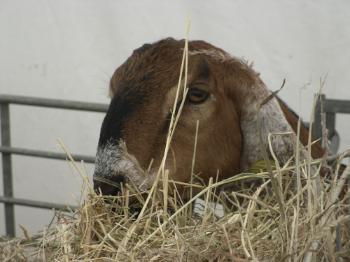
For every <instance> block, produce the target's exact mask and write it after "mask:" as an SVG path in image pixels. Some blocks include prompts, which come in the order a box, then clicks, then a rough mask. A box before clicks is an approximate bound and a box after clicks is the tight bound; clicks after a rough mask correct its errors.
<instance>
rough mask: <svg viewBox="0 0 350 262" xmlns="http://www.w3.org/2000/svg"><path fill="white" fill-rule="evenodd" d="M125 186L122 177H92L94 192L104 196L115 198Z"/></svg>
mask: <svg viewBox="0 0 350 262" xmlns="http://www.w3.org/2000/svg"><path fill="white" fill-rule="evenodd" d="M123 184H125V177H124V176H123V175H115V176H110V177H108V178H105V177H102V176H95V175H94V191H95V192H96V194H102V195H105V196H117V195H118V194H119V193H120V192H121V191H122V187H123Z"/></svg>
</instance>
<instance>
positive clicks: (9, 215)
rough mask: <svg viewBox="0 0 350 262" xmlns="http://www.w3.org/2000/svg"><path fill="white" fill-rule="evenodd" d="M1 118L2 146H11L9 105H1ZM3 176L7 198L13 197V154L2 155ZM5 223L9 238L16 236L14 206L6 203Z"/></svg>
mask: <svg viewBox="0 0 350 262" xmlns="http://www.w3.org/2000/svg"><path fill="white" fill-rule="evenodd" d="M0 116H1V118H0V119H1V145H2V146H8V147H9V146H11V136H10V106H9V104H8V103H2V104H0ZM2 175H3V188H4V196H5V197H13V183H12V159H11V153H4V152H3V153H2ZM4 205H5V223H6V234H7V235H8V236H15V213H14V206H13V204H11V203H5V204H4Z"/></svg>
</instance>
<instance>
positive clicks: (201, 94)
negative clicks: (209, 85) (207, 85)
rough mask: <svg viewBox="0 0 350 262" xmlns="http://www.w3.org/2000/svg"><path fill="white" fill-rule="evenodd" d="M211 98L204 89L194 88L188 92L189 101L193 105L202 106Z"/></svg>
mask: <svg viewBox="0 0 350 262" xmlns="http://www.w3.org/2000/svg"><path fill="white" fill-rule="evenodd" d="M208 98H209V93H208V92H207V91H204V90H202V89H199V88H196V87H192V88H190V89H189V90H188V93H187V101H188V102H190V103H192V104H200V103H203V102H205V101H206V100H207V99H208Z"/></svg>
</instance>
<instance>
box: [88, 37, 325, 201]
mask: <svg viewBox="0 0 350 262" xmlns="http://www.w3.org/2000/svg"><path fill="white" fill-rule="evenodd" d="M184 43H185V41H184V40H174V39H172V38H167V39H163V40H161V41H158V42H156V43H153V44H145V45H143V46H142V47H140V48H139V49H136V50H135V51H134V52H133V53H132V55H131V56H130V57H129V58H128V59H127V60H126V61H125V62H124V63H123V64H122V65H121V66H120V67H119V68H118V69H117V70H116V71H115V73H114V74H113V76H112V78H111V81H110V86H109V92H110V97H111V102H110V106H109V109H108V112H107V114H106V116H105V118H104V120H103V123H102V127H101V133H100V138H99V142H98V150H97V155H96V165H95V173H94V188H95V190H97V191H99V190H101V192H102V193H103V194H105V195H115V194H117V192H118V190H119V189H118V188H117V187H115V186H114V185H110V184H109V183H103V182H101V180H100V178H104V179H107V180H109V181H113V182H116V183H120V182H122V183H128V182H132V183H133V184H135V185H136V186H138V187H139V188H141V189H147V188H149V187H150V185H151V184H152V181H153V179H154V174H155V172H156V169H155V168H156V167H157V166H159V165H160V163H161V161H162V156H163V152H164V145H165V141H166V137H167V133H168V128H169V123H170V120H169V119H170V117H171V114H172V112H171V109H172V107H173V103H174V99H175V95H176V90H177V83H178V78H179V69H180V65H181V59H182V52H183V47H184ZM188 88H189V89H188V93H187V97H186V100H185V103H184V107H183V109H182V114H181V118H180V120H179V122H178V125H177V129H176V131H175V134H174V136H173V140H172V143H171V150H170V152H171V153H170V156H169V157H168V158H167V160H166V163H165V166H166V169H168V170H169V172H170V173H169V177H170V178H171V179H173V180H175V181H181V182H188V181H189V179H190V175H191V166H192V156H193V147H194V142H195V139H194V135H195V132H196V123H197V120H199V132H198V136H197V151H196V164H195V170H194V172H195V173H196V174H200V177H201V178H202V179H203V181H206V182H207V181H208V180H209V178H210V177H214V178H215V177H216V176H217V174H219V175H218V179H219V180H221V179H224V178H228V177H231V176H234V175H235V174H238V173H240V172H241V171H243V170H246V169H247V168H249V167H250V166H251V165H253V164H254V163H255V162H256V161H259V160H261V159H262V156H261V150H260V149H259V140H258V139H259V138H258V130H257V121H258V114H259V117H260V119H261V123H262V127H261V133H262V136H263V137H264V139H266V141H267V137H268V134H269V133H275V132H293V130H294V132H295V131H296V128H297V122H298V116H297V115H296V114H294V113H293V112H292V111H291V110H290V109H289V108H288V107H287V106H286V105H285V104H284V103H283V102H282V101H281V100H279V99H277V98H275V97H274V98H272V99H271V100H269V101H268V102H267V103H266V104H265V105H264V106H263V107H262V108H261V110H260V111H259V110H258V108H259V106H260V104H261V103H262V101H263V100H264V99H265V98H266V97H268V96H269V95H270V94H271V92H270V91H269V90H268V88H267V87H266V86H265V84H264V83H263V81H262V80H261V79H260V77H259V74H258V73H256V72H255V71H254V70H253V69H252V67H251V66H249V65H248V64H247V63H246V62H244V61H242V60H240V59H238V58H235V57H233V56H231V55H229V54H228V53H226V52H225V51H224V50H222V49H220V48H217V47H215V46H213V45H211V44H209V43H207V42H204V41H190V42H189V66H188ZM258 112H259V113H258ZM300 137H301V139H300V140H301V142H302V143H303V144H306V143H307V138H308V130H307V128H306V127H304V126H302V127H301V136H300ZM124 143H125V145H126V147H125V146H124ZM295 143H296V136H295V133H293V135H284V136H275V137H273V139H272V146H273V150H274V152H275V153H276V155H277V157H278V160H279V161H280V162H281V163H284V162H285V161H287V160H288V159H289V158H290V157H291V156H292V155H293V152H294V147H295ZM126 148H127V151H126ZM322 154H323V150H322V148H321V147H320V146H319V145H318V144H315V145H314V146H313V148H312V155H313V157H315V158H319V157H321V156H322ZM151 160H153V167H154V168H151V169H150V172H149V174H148V176H146V177H145V176H144V175H142V174H143V169H147V167H148V166H149V164H150V162H151ZM218 171H219V173H218Z"/></svg>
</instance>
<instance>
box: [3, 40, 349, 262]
mask: <svg viewBox="0 0 350 262" xmlns="http://www.w3.org/2000/svg"><path fill="white" fill-rule="evenodd" d="M187 54H188V47H187V42H186V45H185V48H184V57H183V63H182V66H181V70H180V78H179V87H178V90H179V89H180V86H181V85H180V83H183V81H182V80H183V79H184V84H183V85H184V86H185V87H186V81H187V79H186V72H187V64H188V55H187ZM184 69H185V70H184ZM183 72H185V77H184V78H183V77H182V73H183ZM178 93H179V92H178ZM186 93H187V89H186V88H185V89H184V91H183V96H184V97H185V96H186ZM184 97H183V99H182V101H183V102H182V104H181V105H180V109H179V110H178V111H177V112H178V113H176V115H175V113H174V114H173V115H172V119H171V123H170V127H169V133H168V140H167V142H166V146H165V153H164V159H166V156H167V152H168V150H169V146H170V141H171V138H172V135H173V132H174V130H175V127H176V123H177V121H178V119H179V117H180V114H181V109H182V106H183V103H184V101H185V99H184ZM177 102H178V94H177V97H176V100H175V102H174V105H176V104H177ZM173 112H176V110H173ZM299 146H300V145H296V150H295V151H296V152H297V153H296V155H295V157H293V158H294V159H291V160H290V161H289V162H288V163H287V164H286V165H285V166H282V167H280V166H279V164H278V162H277V161H276V162H275V163H274V166H273V167H272V164H271V163H270V162H269V161H265V162H259V163H256V165H255V166H254V167H253V168H252V170H251V172H247V173H242V174H239V175H236V176H234V177H231V178H229V179H226V180H222V181H215V179H211V180H210V181H209V184H208V185H207V186H202V185H201V183H200V182H196V179H192V178H191V181H193V183H191V184H181V186H182V187H189V192H191V193H190V194H189V196H188V197H187V198H186V199H187V200H186V201H185V200H183V199H184V198H182V197H181V196H180V194H179V192H178V191H177V188H179V184H178V183H176V182H175V181H171V180H169V177H168V171H167V170H165V168H164V163H165V160H164V161H163V163H162V165H161V167H160V169H159V172H158V174H157V177H156V179H155V181H154V183H153V186H152V188H151V189H150V190H149V192H147V193H145V192H138V190H137V189H135V188H133V187H130V186H129V187H127V188H125V189H124V191H123V192H122V194H121V195H120V196H117V197H102V196H100V195H96V194H95V193H94V192H93V190H92V189H91V183H89V182H88V181H86V179H85V180H84V181H85V183H84V185H85V186H84V187H83V188H84V190H83V194H82V195H83V196H84V203H83V204H82V205H81V207H80V208H78V209H77V210H76V211H75V212H71V213H60V214H58V215H57V221H56V223H54V224H51V226H50V227H48V228H47V229H45V230H44V231H43V232H41V233H39V234H37V235H35V236H32V237H31V236H29V235H28V234H27V233H25V237H24V238H22V239H18V238H17V239H12V240H8V241H2V243H0V261H28V260H29V261H305V262H309V261H349V259H350V251H349V250H350V242H349V241H350V236H349V234H350V213H349V210H350V207H349V196H350V194H349V191H348V189H347V188H345V189H344V183H345V181H346V178H347V177H348V175H349V174H350V167H348V168H346V170H345V171H343V172H340V171H339V167H340V164H339V163H340V162H341V161H342V160H343V158H345V157H346V156H347V155H348V154H347V153H344V154H341V155H339V156H338V158H337V159H335V161H334V164H333V166H332V167H330V168H329V167H328V166H327V164H326V161H325V160H317V161H314V160H312V159H311V156H310V153H309V157H308V159H304V160H302V161H301V160H300V157H299V153H298V152H300V148H299ZM270 148H271V145H270ZM308 148H309V149H310V143H309V145H308ZM194 152H195V151H194ZM309 152H310V150H309ZM270 154H271V155H272V157H274V158H275V159H276V157H275V156H274V154H273V152H270ZM194 159H195V156H194ZM71 160H72V159H71ZM71 163H72V164H73V167H74V168H76V170H77V171H78V172H79V174H81V175H82V176H83V177H84V174H83V173H84V172H83V169H84V168H82V167H80V166H79V165H77V164H75V163H74V161H72V162H71ZM193 163H194V162H193ZM261 163H263V164H262V167H263V169H266V170H268V171H262V170H261V168H260V167H259V165H260V164H261ZM321 167H322V168H323V169H328V168H329V172H330V174H329V175H327V176H325V175H321V174H320V173H321V172H320V169H321ZM192 173H193V172H192ZM85 177H86V176H85ZM126 186H127V185H126ZM197 198H201V199H202V200H203V201H202V203H203V204H202V205H201V206H200V207H198V206H197V207H196V208H195V209H196V210H197V211H196V212H192V210H193V208H194V206H195V201H196V199H197ZM218 206H220V207H222V208H223V209H224V215H223V216H221V215H218V213H219V212H217V211H215V207H218ZM337 259H339V260H337Z"/></svg>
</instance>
